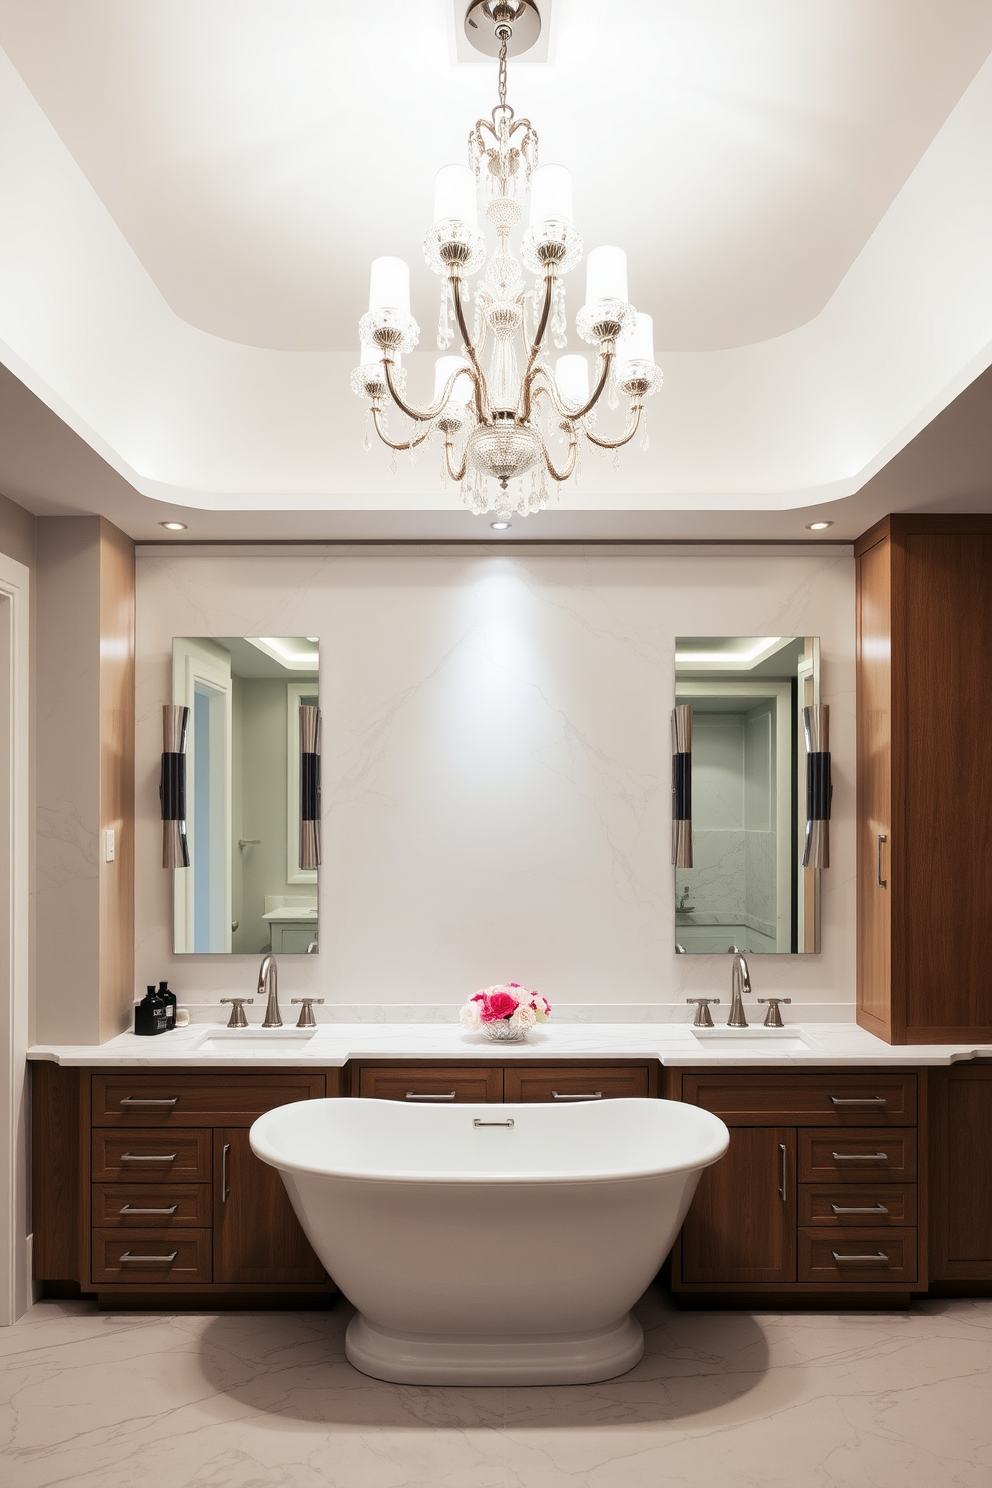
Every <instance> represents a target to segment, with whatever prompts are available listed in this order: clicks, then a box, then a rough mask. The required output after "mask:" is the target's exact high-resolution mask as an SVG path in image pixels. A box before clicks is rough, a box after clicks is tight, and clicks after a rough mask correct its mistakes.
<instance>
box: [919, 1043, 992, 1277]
mask: <svg viewBox="0 0 992 1488" xmlns="http://www.w3.org/2000/svg"><path fill="white" fill-rule="evenodd" d="M930 1215H931V1222H930V1279H931V1280H932V1281H992V1065H988V1064H982V1065H968V1066H967V1067H960V1068H957V1067H956V1068H953V1069H949V1070H939V1071H938V1070H934V1071H933V1072H932V1073H931V1076H930Z"/></svg>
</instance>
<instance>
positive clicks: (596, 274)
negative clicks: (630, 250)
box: [586, 248, 627, 305]
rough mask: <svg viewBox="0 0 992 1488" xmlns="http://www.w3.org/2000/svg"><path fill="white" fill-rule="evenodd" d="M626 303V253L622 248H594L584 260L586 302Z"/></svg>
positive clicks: (594, 303)
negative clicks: (619, 301) (614, 301)
mask: <svg viewBox="0 0 992 1488" xmlns="http://www.w3.org/2000/svg"><path fill="white" fill-rule="evenodd" d="M600 300H622V301H623V302H624V304H626V303H627V255H626V253H624V251H623V249H622V248H594V249H593V250H592V252H591V253H590V254H589V257H588V259H587V260H586V304H587V305H596V304H598V303H599V301H600Z"/></svg>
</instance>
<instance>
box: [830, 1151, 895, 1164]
mask: <svg viewBox="0 0 992 1488" xmlns="http://www.w3.org/2000/svg"><path fill="white" fill-rule="evenodd" d="M830 1156H831V1157H832V1158H833V1160H834V1162H864V1163H883V1162H888V1160H889V1154H888V1153H887V1152H831V1154H830Z"/></svg>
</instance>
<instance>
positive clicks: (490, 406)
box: [351, 0, 662, 516]
mask: <svg viewBox="0 0 992 1488" xmlns="http://www.w3.org/2000/svg"><path fill="white" fill-rule="evenodd" d="M465 26H466V34H467V35H468V37H469V39H470V40H471V41H472V43H473V45H474V46H476V47H477V48H478V50H480V51H483V52H486V53H487V54H491V55H493V56H496V57H498V60H499V83H498V91H499V102H498V104H497V105H496V107H495V108H494V109H493V111H492V115H491V116H490V118H488V119H480V120H479V121H478V122H477V123H476V125H475V127H474V128H473V129H472V130H471V132H470V134H469V142H468V144H469V148H468V156H469V163H468V164H467V165H446V166H443V167H442V168H441V169H440V170H439V171H438V173H437V177H436V181H435V191H434V222H433V226H432V227H431V229H430V231H429V232H428V234H427V236H426V238H425V239H424V257H425V259H426V261H427V264H428V266H429V267H430V268H431V269H433V270H434V272H435V273H436V274H438V275H439V276H441V277H442V278H443V280H444V283H443V285H442V290H441V313H440V320H439V324H438V337H437V341H438V347H439V349H440V350H441V351H443V352H446V351H448V350H449V348H451V347H452V345H453V343H454V344H455V345H456V346H457V347H458V348H459V352H458V354H455V355H448V356H442V357H439V358H438V360H437V362H436V365H435V383H434V401H433V402H432V403H431V405H430V406H429V407H427V408H416V407H414V406H413V405H412V404H411V403H409V402H408V401H407V399H406V374H405V372H404V370H403V368H402V366H401V358H402V356H403V354H404V353H406V352H410V351H412V350H413V348H414V347H415V346H416V344H417V341H418V339H419V336H420V328H419V326H418V325H417V322H416V321H415V320H414V318H413V316H412V315H411V314H410V270H409V267H408V266H407V264H406V263H404V262H403V261H402V259H398V258H388V257H384V258H377V259H375V260H374V262H373V264H372V275H371V286H370V293H369V308H368V311H367V312H366V314H365V315H363V316H362V318H361V321H360V323H359V330H360V333H361V342H362V351H361V363H360V365H359V366H358V367H356V369H355V371H354V372H353V373H352V378H351V385H352V389H353V390H354V392H355V393H357V394H358V396H359V397H363V398H366V399H368V402H369V408H370V414H371V419H372V422H373V424H374V426H375V430H376V433H377V434H378V436H379V438H380V439H381V440H382V442H383V443H384V444H386V445H387V446H388V447H389V448H390V449H392V450H394V451H395V450H410V451H413V450H415V449H417V448H418V447H419V446H420V445H422V444H424V443H425V442H426V441H427V440H429V439H430V438H431V436H432V435H433V434H434V433H435V432H436V433H437V434H438V435H439V436H440V438H441V440H442V441H443V458H442V476H443V477H445V478H449V477H450V479H451V480H453V481H455V482H457V483H458V484H459V485H460V486H461V490H462V500H463V501H464V502H465V504H466V506H468V507H470V508H471V510H472V511H473V512H476V513H481V512H486V511H495V512H496V513H497V514H498V515H500V516H506V515H507V514H509V513H510V512H511V511H515V512H519V513H520V514H521V515H524V514H526V513H528V512H535V511H540V510H541V509H542V508H544V507H545V506H547V504H548V501H549V499H550V488H549V485H548V482H549V480H550V481H551V482H552V483H553V484H554V486H555V487H558V486H560V485H561V483H562V482H564V481H567V480H568V479H569V478H570V477H571V476H572V475H573V474H575V473H576V470H577V461H578V457H579V449H580V444H581V441H582V440H586V441H588V443H590V444H592V445H595V446H597V447H598V448H599V449H605V450H616V451H619V450H620V449H621V448H622V447H623V445H625V444H628V443H629V442H630V441H631V440H632V439H633V438H634V436H635V434H636V433H637V431H638V428H639V427H640V425H641V423H642V416H643V411H644V400H645V398H647V397H650V396H651V394H653V393H655V392H657V391H658V389H659V388H660V387H661V384H662V374H661V369H660V368H659V367H658V366H657V365H656V363H655V360H654V344H653V331H652V323H651V317H650V316H649V315H644V314H640V313H638V312H637V311H636V310H635V309H634V307H633V305H632V304H631V303H630V301H629V299H628V292H627V257H626V254H625V253H624V252H623V250H622V249H620V248H615V247H602V248H594V249H593V250H592V251H591V252H590V253H589V255H588V257H587V260H586V296H585V303H584V304H583V306H582V308H581V309H580V310H579V312H578V315H577V316H576V330H577V332H578V334H579V336H580V338H581V339H582V340H583V341H585V342H587V343H588V344H589V345H591V346H594V347H595V348H596V349H597V352H598V359H597V366H596V369H595V373H594V376H593V379H592V383H591V385H590V375H589V371H590V369H589V363H588V361H587V360H586V358H585V357H584V356H581V355H575V354H572V355H565V356H559V357H558V358H557V360H556V361H555V364H554V367H553V368H552V367H551V365H550V362H549V357H548V342H549V340H550V341H553V343H554V345H555V347H556V348H557V350H558V351H564V348H565V346H566V344H567V325H566V318H565V287H564V283H563V278H564V275H565V274H567V273H569V271H570V270H572V269H574V268H575V267H576V265H577V264H578V263H579V262H580V260H581V258H582V239H581V237H580V236H579V233H578V232H577V230H576V228H575V225H574V220H573V212H572V182H571V177H570V175H569V172H568V171H567V170H566V169H565V167H564V166H561V165H539V164H538V140H537V132H536V130H535V129H534V127H533V125H532V124H531V122H530V120H529V119H518V118H517V117H516V114H515V113H514V111H513V109H512V108H511V107H510V105H509V104H508V103H507V101H506V92H507V65H506V64H507V57H508V56H511V55H513V54H514V53H515V52H519V51H523V50H526V48H527V47H529V46H531V45H533V42H534V41H535V40H536V38H537V35H538V34H539V32H540V16H539V13H538V11H537V7H536V5H535V4H534V3H533V0H476V3H475V4H474V5H472V6H471V7H470V8H469V11H468V14H467V16H466V21H465ZM528 204H529V213H528V226H527V227H526V228H525V229H524V230H523V232H522V234H521V237H520V243H519V248H518V250H517V251H518V252H519V258H516V257H514V255H513V252H512V251H511V234H513V233H514V232H515V230H517V229H518V228H519V227H520V224H521V222H522V220H523V217H524V211H525V207H527V206H528ZM480 208H481V215H482V216H483V218H484V220H485V222H486V224H487V225H488V226H489V227H490V228H491V229H492V230H493V231H494V232H495V236H496V243H495V247H494V248H493V250H492V252H491V253H490V252H489V251H488V245H487V242H486V238H485V235H484V233H483V231H482V228H481V227H480V223H479V218H480ZM483 269H484V270H485V272H484V274H483V276H482V278H481V280H480V281H479V283H478V284H477V286H476V289H475V293H474V295H473V296H470V294H469V289H468V284H467V281H468V279H469V278H471V277H472V276H474V275H476V274H478V273H479V272H480V271H481V270H483ZM525 270H526V271H528V272H529V273H530V274H532V275H534V276H535V278H534V281H533V287H529V286H528V283H527V280H526V279H525V277H524V271H525ZM470 320H471V326H470V324H469V321H470ZM487 353H488V361H487V364H486V366H485V369H484V363H483V358H484V357H485V356H486V354H487ZM620 394H622V395H623V396H624V398H626V399H627V400H628V412H627V417H626V422H625V426H624V428H623V429H622V431H621V432H620V433H619V434H617V436H616V437H608V436H607V435H605V434H600V433H597V432H595V424H596V418H597V413H598V410H599V408H600V406H601V405H602V404H603V403H604V402H605V404H606V405H607V406H608V407H610V408H616V407H618V404H619V395H620ZM390 405H392V406H393V407H395V408H396V409H398V410H399V411H400V412H401V413H402V414H403V415H405V417H406V419H407V420H410V421H412V427H411V428H408V429H405V430H404V431H403V432H402V433H395V434H394V433H393V432H392V431H391V430H390V428H389V426H388V422H387V413H386V410H387V407H389V406H390ZM552 441H557V443H558V444H559V452H558V453H557V454H554V455H553V454H552V452H551V448H550V445H551V443H552ZM366 447H367V448H368V447H370V442H369V440H368V437H367V436H366ZM645 447H646V444H645Z"/></svg>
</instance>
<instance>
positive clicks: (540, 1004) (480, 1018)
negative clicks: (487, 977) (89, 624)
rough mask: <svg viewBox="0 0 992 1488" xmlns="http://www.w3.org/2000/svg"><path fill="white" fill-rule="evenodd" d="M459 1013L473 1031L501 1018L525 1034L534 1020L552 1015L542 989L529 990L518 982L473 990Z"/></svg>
mask: <svg viewBox="0 0 992 1488" xmlns="http://www.w3.org/2000/svg"><path fill="white" fill-rule="evenodd" d="M460 1016H461V1020H462V1023H463V1024H464V1025H465V1027H466V1028H467V1029H468V1031H469V1032H470V1033H475V1032H477V1030H478V1029H480V1028H481V1027H482V1026H483V1024H486V1023H497V1022H500V1021H504V1022H512V1023H513V1025H514V1027H515V1028H516V1029H518V1030H519V1031H520V1032H521V1033H524V1032H526V1030H527V1029H528V1028H533V1027H534V1024H535V1023H546V1022H547V1020H548V1018H550V1016H551V1004H550V1002H549V1001H548V999H547V998H546V997H542V996H541V994H540V993H539V992H530V991H528V989H527V988H526V987H522V986H521V985H520V983H519V982H500V983H499V984H498V985H497V986H495V987H483V989H482V990H481V992H476V993H474V995H473V996H472V997H470V998H469V1000H468V1002H467V1003H466V1004H465V1006H464V1007H463V1008H462V1010H461V1014H460Z"/></svg>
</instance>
